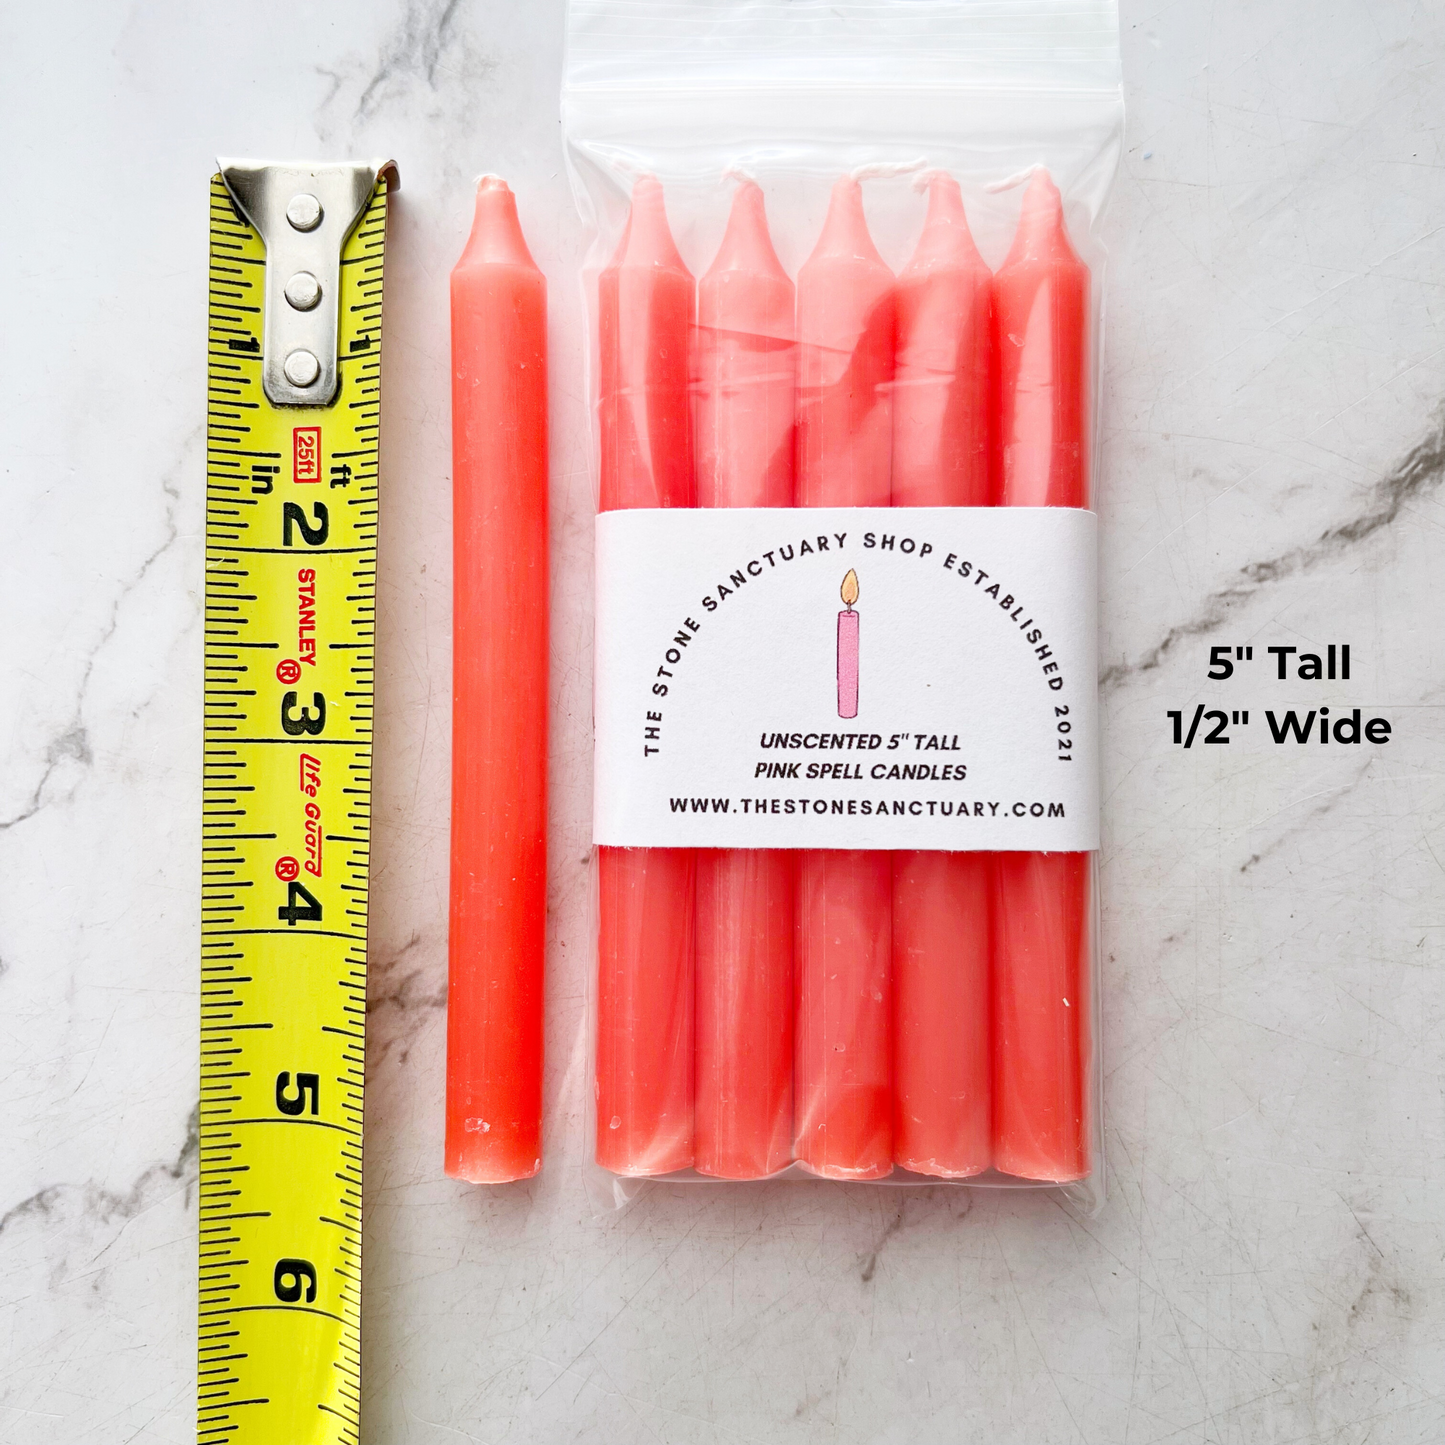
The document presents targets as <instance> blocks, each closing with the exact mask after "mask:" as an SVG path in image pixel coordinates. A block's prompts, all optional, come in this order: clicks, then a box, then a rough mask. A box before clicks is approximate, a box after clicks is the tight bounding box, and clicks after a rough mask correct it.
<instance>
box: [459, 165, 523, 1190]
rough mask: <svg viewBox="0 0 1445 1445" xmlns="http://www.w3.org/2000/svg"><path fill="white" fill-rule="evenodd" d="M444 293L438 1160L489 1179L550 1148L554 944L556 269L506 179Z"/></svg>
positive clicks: (463, 1174) (480, 197)
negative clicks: (445, 703) (446, 504)
mask: <svg viewBox="0 0 1445 1445" xmlns="http://www.w3.org/2000/svg"><path fill="white" fill-rule="evenodd" d="M451 292H452V472H453V504H452V533H453V541H454V546H455V549H456V569H455V577H456V580H455V584H454V586H455V594H454V601H455V606H454V609H453V625H452V636H453V642H452V646H453V661H452V686H453V709H452V868H451V947H450V967H449V983H448V987H447V1127H446V1171H447V1173H448V1174H450V1175H451V1176H452V1177H453V1178H456V1179H468V1180H471V1181H473V1182H475V1183H488V1184H495V1183H500V1182H502V1181H504V1180H509V1179H526V1178H528V1177H529V1176H531V1175H533V1174H535V1173H536V1172H537V1170H538V1169H539V1168H540V1167H541V1163H542V993H543V980H544V977H545V974H546V968H545V961H546V943H547V283H546V281H545V280H544V279H543V277H542V273H541V272H540V271H539V270H538V269H537V266H536V263H535V262H534V261H533V260H532V257H531V255H530V253H529V252H528V250H527V243H526V241H525V240H524V239H523V238H522V228H521V226H520V224H519V223H518V220H517V202H516V198H515V197H514V196H513V195H512V193H511V191H510V190H508V188H507V184H506V182H505V181H503V180H501V179H500V178H498V177H497V176H484V177H483V178H482V180H481V183H480V184H479V185H478V187H477V201H476V212H475V218H474V220H473V224H472V233H471V236H470V237H469V238H468V240H467V246H466V250H465V251H464V252H463V253H462V257H461V259H460V260H459V261H458V262H457V265H456V269H455V270H454V271H453V272H452V284H451ZM498 697H505V698H506V699H507V706H505V707H497V706H495V705H494V699H496V698H498Z"/></svg>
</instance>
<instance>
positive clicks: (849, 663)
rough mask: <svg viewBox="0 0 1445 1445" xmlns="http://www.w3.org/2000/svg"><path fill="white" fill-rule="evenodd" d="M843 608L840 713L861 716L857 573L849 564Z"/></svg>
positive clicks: (840, 618) (841, 590)
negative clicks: (859, 703) (854, 606)
mask: <svg viewBox="0 0 1445 1445" xmlns="http://www.w3.org/2000/svg"><path fill="white" fill-rule="evenodd" d="M838 595H839V596H840V597H841V598H842V599H843V609H844V610H843V611H842V612H840V613H839V614H838V716H839V717H857V716H858V614H857V613H856V612H854V610H853V604H854V603H855V602H856V601H857V600H858V574H857V573H856V572H855V571H854V570H853V569H852V568H851V567H850V568H849V569H848V575H847V576H846V577H845V578H844V579H843V585H842V586H841V587H840V588H839V589H838Z"/></svg>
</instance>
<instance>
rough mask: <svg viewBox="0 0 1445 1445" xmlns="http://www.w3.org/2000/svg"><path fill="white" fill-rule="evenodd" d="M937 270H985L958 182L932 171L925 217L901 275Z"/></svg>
mask: <svg viewBox="0 0 1445 1445" xmlns="http://www.w3.org/2000/svg"><path fill="white" fill-rule="evenodd" d="M939 266H949V267H953V266H957V267H970V268H982V269H984V270H987V269H988V268H987V265H986V263H985V262H984V259H983V257H982V256H980V255H979V253H978V247H977V246H976V245H975V244H974V240H973V232H972V231H970V230H969V228H968V216H967V215H966V213H965V212H964V209H963V192H962V191H961V190H960V189H959V186H958V182H957V181H956V180H954V178H953V177H952V176H950V175H948V174H946V173H945V172H943V171H935V172H934V173H933V175H932V176H931V177H930V178H929V182H928V215H927V216H926V218H925V219H924V222H923V233H922V234H921V235H920V236H919V238H918V247H917V249H916V250H915V251H914V253H913V257H912V259H911V260H910V261H909V263H908V265H907V267H906V268H905V271H904V275H905V276H906V275H908V274H909V273H910V272H918V271H928V270H932V269H933V268H935V267H939Z"/></svg>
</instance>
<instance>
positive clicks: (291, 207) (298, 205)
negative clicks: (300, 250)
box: [286, 191, 321, 231]
mask: <svg viewBox="0 0 1445 1445" xmlns="http://www.w3.org/2000/svg"><path fill="white" fill-rule="evenodd" d="M286 219H287V220H288V221H290V222H291V226H292V229H293V230H297V231H314V230H315V229H316V228H317V226H319V225H320V224H321V202H320V201H318V200H317V199H316V197H315V196H313V195H310V194H309V193H308V192H306V191H302V192H301V194H300V195H298V196H292V197H291V199H290V200H289V201H288V202H287V203H286Z"/></svg>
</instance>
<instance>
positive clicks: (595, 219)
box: [562, 0, 1123, 1208]
mask: <svg viewBox="0 0 1445 1445" xmlns="http://www.w3.org/2000/svg"><path fill="white" fill-rule="evenodd" d="M562 109H563V123H564V130H565V137H566V143H567V158H568V165H569V171H570V174H571V178H572V183H573V188H574V193H575V196H576V199H577V204H578V207H579V210H580V211H581V214H582V216H583V218H584V220H585V221H586V223H587V224H588V226H589V227H590V229H591V232H592V237H593V240H592V245H591V248H590V251H589V253H588V258H587V261H586V264H585V268H584V274H583V284H584V288H585V291H586V296H587V303H588V314H589V318H590V327H589V337H590V356H589V381H588V384H589V388H590V396H591V399H592V402H593V410H592V415H593V420H594V427H595V431H594V435H595V440H596V444H595V446H594V449H593V455H594V458H595V463H596V483H597V498H598V506H599V523H598V603H597V607H598V611H597V677H596V688H597V727H598V740H597V759H596V765H597V773H596V801H597V808H596V822H595V826H596V840H597V843H598V847H597V850H596V851H597V858H598V862H597V915H596V916H597V937H598V962H597V969H596V971H595V975H594V979H593V986H592V1008H591V1010H590V1015H591V1020H592V1028H593V1059H594V1100H593V1102H594V1108H593V1110H592V1111H591V1118H590V1124H589V1136H590V1137H589V1153H590V1154H591V1156H592V1158H593V1159H594V1161H595V1172H594V1176H593V1179H592V1183H593V1185H594V1186H596V1188H597V1191H598V1198H599V1199H601V1200H603V1201H605V1202H607V1203H616V1204H620V1203H622V1202H625V1200H626V1199H627V1198H628V1197H629V1196H630V1194H631V1192H632V1191H633V1190H634V1189H635V1188H636V1187H637V1181H640V1180H645V1179H649V1178H665V1179H669V1180H697V1181H703V1180H709V1181H717V1180H725V1179H758V1178H773V1177H789V1178H791V1177H810V1176H811V1177H823V1178H829V1179H839V1180H879V1181H885V1182H889V1183H938V1182H943V1181H948V1182H958V1183H967V1184H974V1185H979V1184H983V1185H997V1186H1013V1187H1059V1186H1063V1187H1065V1188H1067V1189H1068V1190H1069V1191H1070V1192H1071V1193H1072V1194H1073V1195H1074V1197H1075V1198H1076V1199H1077V1200H1078V1201H1079V1202H1080V1203H1081V1204H1082V1205H1084V1206H1085V1207H1088V1208H1097V1207H1098V1206H1099V1205H1100V1204H1101V1203H1102V1198H1103V1189H1102V1179H1103V1161H1102V1152H1101V1146H1100V1129H1099V1090H1100V1085H1099V1058H1098V1028H1097V1018H1098V1009H1097V998H1098V978H1097V972H1098V970H1097V945H1096V938H1097V922H1096V915H1097V896H1096V869H1095V866H1094V860H1093V850H1094V849H1096V848H1097V830H1098V824H1097V761H1096V752H1095V750H1096V742H1095V737H1094V731H1093V725H1094V701H1095V699H1094V691H1095V664H1094V653H1093V647H1094V641H1093V634H1094V629H1095V622H1094V610H1093V609H1094V607H1095V601H1094V590H1093V589H1094V573H1093V566H1094V563H1093V550H1092V549H1093V536H1094V533H1093V531H1092V525H1093V518H1092V516H1091V515H1089V514H1088V509H1089V507H1090V506H1091V504H1092V499H1093V496H1094V495H1095V492H1096V477H1095V474H1094V458H1095V449H1096V438H1097V435H1098V428H1097V406H1098V387H1097V378H1098V375H1099V354H1100V341H1101V319H1102V305H1101V301H1102V284H1103V271H1104V255H1103V251H1102V248H1101V246H1100V243H1099V239H1098V229H1097V228H1098V222H1099V217H1100V213H1101V211H1102V209H1103V206H1104V203H1105V201H1106V198H1107V194H1108V190H1109V186H1110V183H1111V180H1112V177H1113V173H1114V170H1115V166H1116V164H1117V160H1118V155H1119V147H1120V143H1121V136H1122V120H1123V113H1122V95H1121V88H1120V79H1119V42H1118V21H1117V16H1116V13H1115V8H1114V6H1113V5H1112V4H1109V3H1099V0H1037V3H1032V4H1028V5H1023V4H1017V3H1009V0H993V3H981V0H892V3H880V0H874V3H864V4H843V5H837V4H831V3H817V0H791V3H776V0H769V3H719V0H705V3H694V0H685V3H661V0H639V3H622V0H572V4H571V6H570V11H569V19H568V54H567V62H566V71H565V76H564V83H563V95H562ZM986 561H987V562H988V563H989V564H990V566H985V562H986ZM860 579H862V580H861V581H860ZM949 589H952V590H949ZM860 593H861V595H860ZM840 604H841V606H840ZM644 664H645V665H644ZM970 679H972V680H973V685H972V686H970ZM981 698H987V699H988V705H987V706H986V707H985V706H981V705H980V699H981ZM765 719H772V720H774V721H776V722H778V723H780V724H781V726H779V727H768V726H766V725H764V722H763V720H765ZM910 719H914V720H921V721H922V724H924V725H917V724H915V725H914V726H912V727H910V726H908V724H909V722H910ZM945 810H946V811H945Z"/></svg>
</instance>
